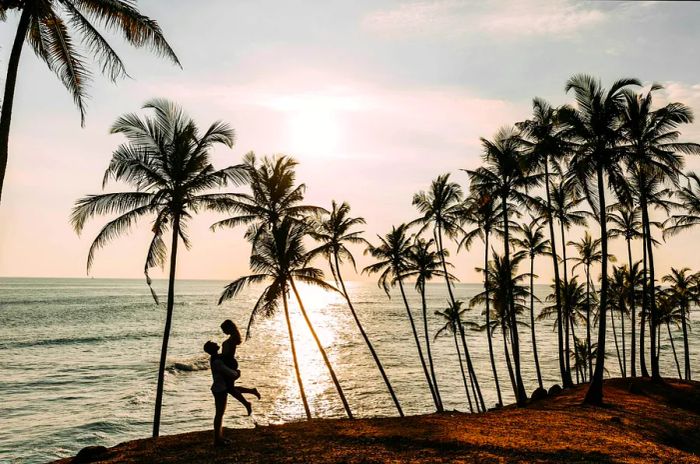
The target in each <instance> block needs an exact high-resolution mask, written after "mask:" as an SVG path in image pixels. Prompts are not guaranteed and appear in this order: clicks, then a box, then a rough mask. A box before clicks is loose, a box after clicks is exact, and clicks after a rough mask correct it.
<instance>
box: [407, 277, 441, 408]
mask: <svg viewBox="0 0 700 464" xmlns="http://www.w3.org/2000/svg"><path fill="white" fill-rule="evenodd" d="M398 280H399V289H400V290H401V297H402V298H403V304H404V306H406V313H407V314H408V320H409V322H410V323H411V330H412V331H413V340H414V341H415V342H416V349H418V357H419V358H420V364H421V366H422V367H423V373H424V374H425V380H426V382H428V387H429V388H430V395H431V396H432V397H433V403H434V404H435V409H436V410H438V411H439V410H440V407H439V403H438V399H437V396H435V389H434V388H433V382H432V381H431V380H430V373H429V372H428V366H427V365H426V364H425V358H424V357H423V350H422V349H421V347H420V340H419V339H418V331H417V330H416V324H415V322H413V314H411V308H410V306H408V300H407V299H406V292H405V291H404V289H403V281H402V280H401V279H398Z"/></svg>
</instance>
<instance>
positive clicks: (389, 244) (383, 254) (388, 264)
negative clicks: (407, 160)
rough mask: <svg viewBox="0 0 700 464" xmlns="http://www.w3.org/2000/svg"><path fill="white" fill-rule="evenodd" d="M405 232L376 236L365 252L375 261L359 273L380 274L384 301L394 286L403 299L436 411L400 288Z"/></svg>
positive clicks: (404, 267)
mask: <svg viewBox="0 0 700 464" xmlns="http://www.w3.org/2000/svg"><path fill="white" fill-rule="evenodd" d="M407 230H408V225H406V224H401V225H400V226H398V227H396V226H394V227H392V228H391V232H389V233H388V234H386V236H385V237H381V236H377V238H379V242H380V243H379V246H374V245H371V244H370V245H368V246H367V249H366V250H365V254H369V255H371V256H372V257H373V258H375V259H377V260H378V261H377V262H376V263H374V264H371V265H369V266H367V267H365V268H364V269H363V270H362V272H364V273H367V274H377V273H378V274H379V279H378V281H377V284H378V285H379V287H380V288H382V289H383V290H384V292H385V293H386V295H387V297H391V294H390V290H391V288H392V287H394V286H395V285H396V284H398V285H399V290H400V291H401V298H402V299H403V304H404V306H405V307H406V314H407V315H408V321H409V322H410V324H411V331H412V332H413V340H414V341H415V343H416V349H417V350H418V357H419V358H420V363H421V367H422V368H423V374H425V380H426V382H427V383H428V387H429V388H430V395H431V396H432V398H433V403H434V404H435V408H436V409H439V402H438V398H437V396H436V394H435V388H434V387H433V382H432V380H431V378H430V373H429V372H428V366H427V365H426V364H425V357H424V356H423V349H422V348H421V346H420V340H419V339H418V331H417V330H416V324H415V322H414V321H413V314H412V313H411V307H410V306H409V305H408V299H407V298H406V291H405V290H404V287H403V276H404V274H405V273H406V272H408V270H409V269H410V262H409V252H410V249H411V246H412V243H411V241H412V239H411V238H410V237H408V236H407V235H406V233H407Z"/></svg>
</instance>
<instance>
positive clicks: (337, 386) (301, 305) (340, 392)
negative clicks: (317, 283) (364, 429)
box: [289, 277, 353, 419]
mask: <svg viewBox="0 0 700 464" xmlns="http://www.w3.org/2000/svg"><path fill="white" fill-rule="evenodd" d="M289 283H290V284H291V286H292V291H293V292H294V296H295V297H296V299H297V302H298V303H299V309H300V310H301V315H302V316H304V321H306V325H307V326H308V327H309V331H310V332H311V336H312V337H313V338H314V341H315V342H316V346H317V347H318V351H320V352H321V356H322V357H323V362H324V363H325V364H326V367H327V368H328V372H329V373H330V375H331V379H332V380H333V384H334V385H335V389H336V390H337V391H338V396H340V401H341V402H342V403H343V408H344V409H345V413H346V414H347V415H348V417H349V418H350V419H352V418H353V417H352V411H351V410H350V405H349V404H348V400H347V399H346V398H345V394H344V393H343V389H342V387H341V386H340V382H339V381H338V377H336V375H335V371H334V370H333V366H331V362H330V360H329V359H328V355H327V354H326V350H324V349H323V345H321V340H320V339H319V338H318V335H317V334H316V330H314V326H313V325H312V324H311V321H310V320H309V316H308V314H306V309H305V308H304V303H302V301H301V297H300V296H299V292H298V291H297V287H296V285H295V284H294V279H292V278H291V277H290V278H289Z"/></svg>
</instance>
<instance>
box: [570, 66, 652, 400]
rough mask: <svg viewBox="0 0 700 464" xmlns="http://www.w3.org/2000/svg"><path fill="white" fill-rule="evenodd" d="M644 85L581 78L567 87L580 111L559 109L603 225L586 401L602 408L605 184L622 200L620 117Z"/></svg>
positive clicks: (573, 166)
mask: <svg viewBox="0 0 700 464" xmlns="http://www.w3.org/2000/svg"><path fill="white" fill-rule="evenodd" d="M631 85H641V83H640V82H639V81H638V80H637V79H628V78H626V79H620V80H618V81H616V82H614V83H613V85H612V86H611V87H610V89H609V90H606V89H604V88H603V87H602V85H601V83H600V81H599V80H598V79H595V78H594V77H591V76H588V75H585V74H577V75H575V76H573V77H571V78H570V79H569V80H568V81H567V83H566V87H565V88H566V91H567V92H569V91H573V92H574V97H575V99H576V106H577V107H576V109H574V108H570V107H566V108H562V109H560V110H559V113H560V117H561V118H562V120H563V121H564V122H565V123H566V125H567V129H566V136H567V137H568V138H569V139H570V140H572V141H573V142H574V143H575V144H576V147H575V150H574V153H573V156H572V158H571V161H570V170H571V173H572V175H573V176H575V178H576V179H578V181H579V182H580V185H581V188H582V190H583V192H584V193H585V195H586V198H587V199H588V203H589V204H590V206H591V208H592V209H593V212H594V214H596V216H597V219H598V223H599V225H600V237H601V238H602V241H601V251H602V253H603V258H602V262H601V282H602V284H601V288H600V309H599V320H600V323H599V326H598V354H597V356H596V366H595V370H594V372H593V377H592V379H591V384H590V387H589V388H588V391H587V392H586V397H585V402H586V403H589V404H602V402H603V374H604V369H605V335H606V316H607V313H606V309H607V304H608V235H607V217H606V199H605V193H606V188H605V187H606V181H607V185H608V186H609V187H611V188H612V189H613V190H614V192H615V193H616V194H617V195H618V197H622V198H626V196H625V195H624V187H625V177H624V172H623V167H622V166H621V165H620V164H619V161H620V160H621V158H622V153H621V150H620V149H619V145H620V143H621V137H622V135H621V130H620V118H621V114H622V111H623V109H624V104H625V93H624V91H625V89H626V88H627V87H628V86H631Z"/></svg>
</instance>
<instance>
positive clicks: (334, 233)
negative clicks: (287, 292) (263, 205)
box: [309, 200, 404, 417]
mask: <svg viewBox="0 0 700 464" xmlns="http://www.w3.org/2000/svg"><path fill="white" fill-rule="evenodd" d="M362 224H365V220H364V219H363V218H361V217H356V218H354V217H351V216H350V205H349V204H347V203H346V202H343V203H342V204H341V205H340V206H338V204H337V203H336V202H335V200H334V201H333V202H332V204H331V210H330V212H329V213H328V214H321V215H317V216H316V218H315V220H314V223H313V228H312V229H311V230H310V232H309V234H310V235H311V236H312V237H313V238H314V240H316V241H318V242H320V243H321V244H320V245H319V246H318V247H316V248H314V249H313V250H311V251H310V252H309V259H313V257H315V256H322V257H324V258H325V259H327V260H328V266H329V267H330V270H331V273H332V274H333V277H334V278H335V280H336V284H340V288H341V290H342V293H343V296H344V297H345V301H347V303H348V308H350V312H351V313H352V317H353V319H354V320H355V323H356V324H357V328H358V329H359V331H360V334H361V335H362V338H363V339H364V341H365V343H366V344H367V347H368V348H369V351H370V353H371V354H372V358H373V359H374V362H375V364H376V365H377V369H379V372H380V374H381V375H382V379H384V383H385V384H386V388H387V390H388V391H389V394H390V395H391V399H392V400H393V401H394V405H395V406H396V410H397V411H398V412H399V416H401V417H403V416H404V414H403V410H402V409H401V404H400V403H399V399H398V398H397V397H396V394H395V393H394V389H393V388H392V386H391V382H389V377H387V375H386V372H385V371H384V366H382V363H381V362H380V361H379V356H378V355H377V352H376V351H375V349H374V346H373V345H372V343H371V342H370V340H369V337H368V336H367V332H365V329H364V327H363V326H362V323H360V318H359V317H358V316H357V312H356V311H355V307H354V306H353V304H352V300H351V299H350V295H349V294H348V291H347V289H346V288H345V281H344V280H343V276H342V274H341V271H340V265H341V264H342V263H343V260H345V259H347V261H349V262H350V263H351V264H352V266H353V268H354V269H357V268H356V266H355V258H354V257H353V255H352V253H351V252H350V250H349V249H348V248H347V246H346V244H353V245H368V242H367V240H365V239H364V238H362V236H361V234H362V232H361V231H353V230H352V229H353V228H354V227H356V226H359V225H362Z"/></svg>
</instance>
